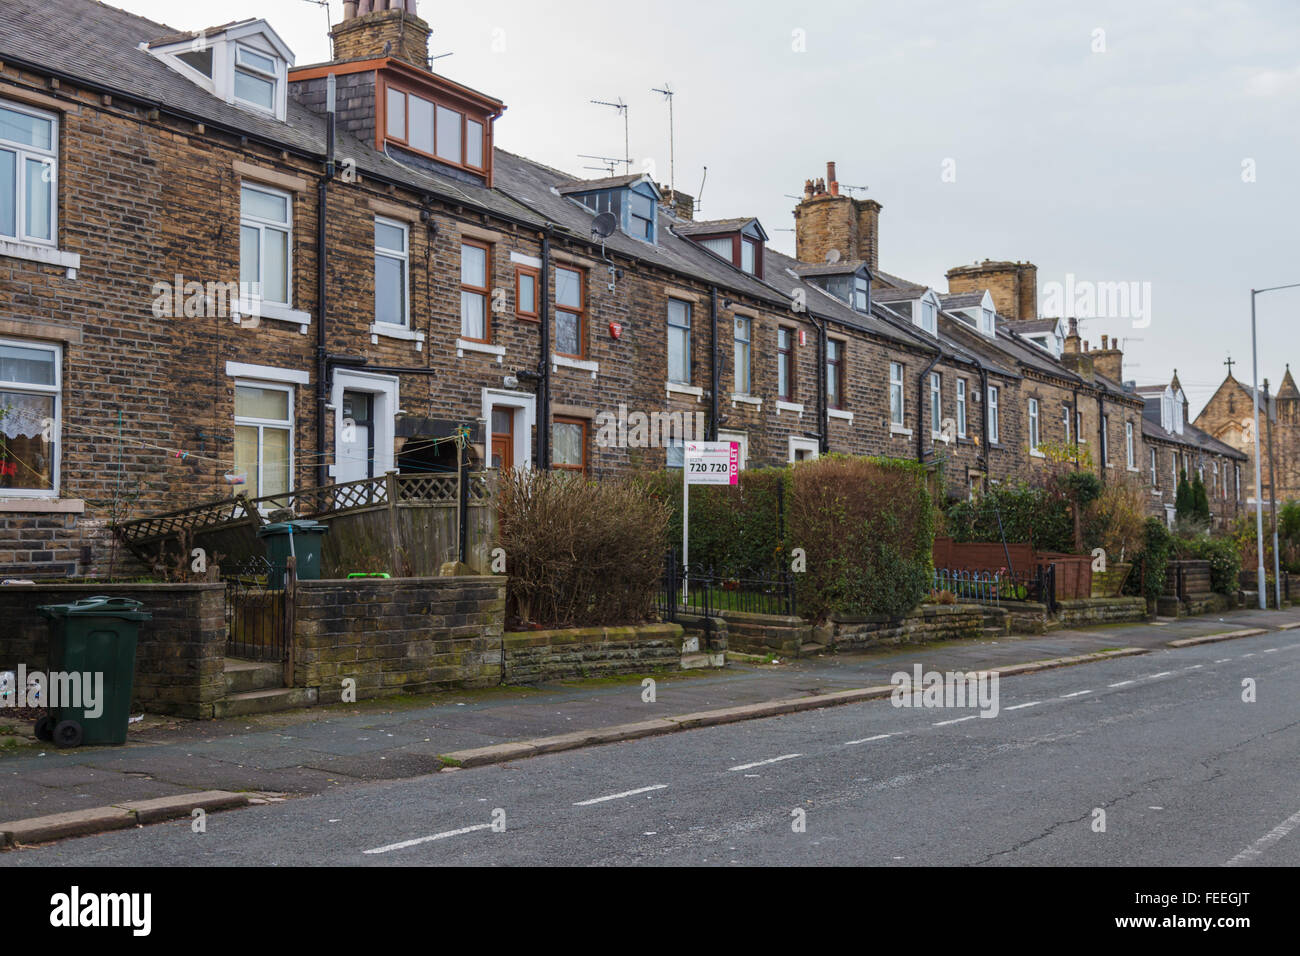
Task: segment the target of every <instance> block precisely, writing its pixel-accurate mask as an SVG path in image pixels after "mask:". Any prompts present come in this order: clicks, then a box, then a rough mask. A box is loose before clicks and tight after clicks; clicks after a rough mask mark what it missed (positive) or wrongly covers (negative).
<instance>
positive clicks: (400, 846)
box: [361, 823, 492, 853]
mask: <svg viewBox="0 0 1300 956" xmlns="http://www.w3.org/2000/svg"><path fill="white" fill-rule="evenodd" d="M491 829H492V824H490V823H476V824H475V825H474V826H472V827H461V828H460V829H459V830H444V831H443V832H442V833H435V834H433V835H432V836H423V837H417V838H416V839H414V840H403V841H402V842H401V843H390V844H388V846H380V847H375V848H374V849H373V850H362V851H361V852H362V853H389V852H391V851H393V850H405V849H406V848H407V847H408V846H418V845H419V844H421V843H432V842H433V841H434V840H445V839H447V837H454V836H460V835H461V834H463V833H473V832H474V831H475V830H491Z"/></svg>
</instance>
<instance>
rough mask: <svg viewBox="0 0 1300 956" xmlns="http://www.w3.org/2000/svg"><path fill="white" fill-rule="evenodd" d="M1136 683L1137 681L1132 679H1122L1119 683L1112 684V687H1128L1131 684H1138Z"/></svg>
mask: <svg viewBox="0 0 1300 956" xmlns="http://www.w3.org/2000/svg"><path fill="white" fill-rule="evenodd" d="M1136 683H1137V681H1132V680H1122V681H1120V682H1119V683H1118V684H1111V685H1110V686H1111V687H1127V686H1128V685H1129V684H1136Z"/></svg>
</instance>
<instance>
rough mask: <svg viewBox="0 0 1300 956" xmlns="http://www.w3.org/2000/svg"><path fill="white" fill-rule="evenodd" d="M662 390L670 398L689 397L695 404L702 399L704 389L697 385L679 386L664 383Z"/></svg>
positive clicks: (674, 383)
mask: <svg viewBox="0 0 1300 956" xmlns="http://www.w3.org/2000/svg"><path fill="white" fill-rule="evenodd" d="M664 388H665V389H666V390H667V392H668V396H669V397H670V398H671V397H672V396H673V395H690V396H692V397H693V398H694V399H695V400H696V401H697V402H698V401H701V400H702V399H703V398H704V389H703V388H701V387H700V386H698V385H679V384H678V383H677V382H665V383H664Z"/></svg>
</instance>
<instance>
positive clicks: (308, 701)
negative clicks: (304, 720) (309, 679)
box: [212, 687, 316, 719]
mask: <svg viewBox="0 0 1300 956" xmlns="http://www.w3.org/2000/svg"><path fill="white" fill-rule="evenodd" d="M315 703H316V688H315V687H277V688H273V689H269V690H250V691H244V692H243V693H238V694H227V695H226V696H225V698H224V699H223V700H219V701H217V702H216V704H215V705H213V714H212V715H213V716H214V717H216V718H218V719H220V718H222V717H243V716H246V715H248V714H270V713H274V712H275V711H278V710H293V709H295V708H297V707H312V706H314V705H315Z"/></svg>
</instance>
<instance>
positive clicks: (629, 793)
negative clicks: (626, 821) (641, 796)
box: [574, 783, 668, 807]
mask: <svg viewBox="0 0 1300 956" xmlns="http://www.w3.org/2000/svg"><path fill="white" fill-rule="evenodd" d="M667 788H668V784H666V783H656V784H653V785H652V786H649V787H638V788H637V789H635V790H624V791H623V792H622V793H611V794H610V795H609V796H607V797H595V798H594V799H591V800H579V801H578V802H577V803H575V804H574V806H575V807H589V806H591V805H592V804H593V803H604V802H605V801H606V800H621V799H622V798H623V797H635V796H636V795H637V794H638V793H649V792H650V791H651V790H666V789H667Z"/></svg>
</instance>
